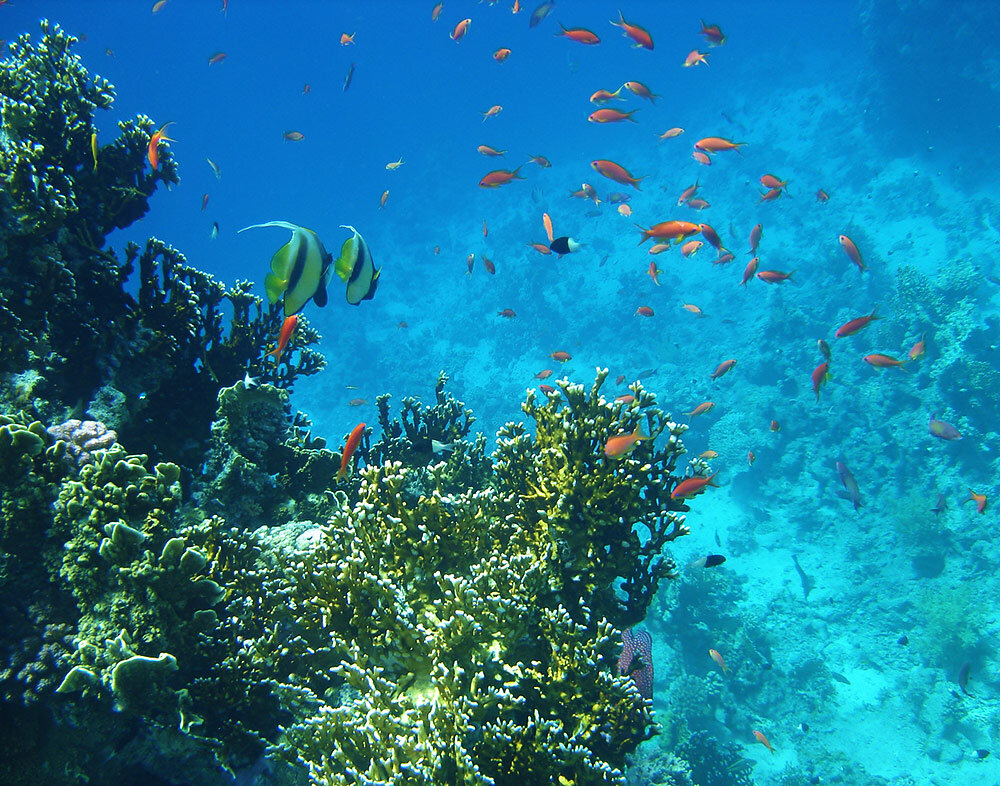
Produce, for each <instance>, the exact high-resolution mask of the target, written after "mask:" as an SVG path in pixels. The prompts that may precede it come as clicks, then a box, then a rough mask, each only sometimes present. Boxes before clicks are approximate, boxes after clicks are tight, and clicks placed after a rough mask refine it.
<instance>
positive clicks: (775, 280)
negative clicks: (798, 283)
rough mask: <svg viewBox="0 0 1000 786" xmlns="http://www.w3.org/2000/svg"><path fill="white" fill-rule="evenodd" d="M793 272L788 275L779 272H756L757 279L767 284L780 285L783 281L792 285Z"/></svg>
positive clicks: (793, 281)
mask: <svg viewBox="0 0 1000 786" xmlns="http://www.w3.org/2000/svg"><path fill="white" fill-rule="evenodd" d="M794 272H795V271H794V270H791V271H789V272H788V273H783V272H781V271H780V270H758V271H757V278H759V279H760V280H761V281H764V282H766V283H768V284H782V283H784V282H785V281H791V282H792V283H793V284H794V283H795V280H794V279H793V278H792V274H793V273H794Z"/></svg>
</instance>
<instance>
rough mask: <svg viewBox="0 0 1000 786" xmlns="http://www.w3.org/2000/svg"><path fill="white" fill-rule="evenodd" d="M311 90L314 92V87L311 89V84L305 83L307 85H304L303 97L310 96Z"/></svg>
mask: <svg viewBox="0 0 1000 786" xmlns="http://www.w3.org/2000/svg"><path fill="white" fill-rule="evenodd" d="M310 90H312V87H310V86H309V83H308V82H306V83H305V84H304V85H303V86H302V95H304V96H305V95H309V91H310Z"/></svg>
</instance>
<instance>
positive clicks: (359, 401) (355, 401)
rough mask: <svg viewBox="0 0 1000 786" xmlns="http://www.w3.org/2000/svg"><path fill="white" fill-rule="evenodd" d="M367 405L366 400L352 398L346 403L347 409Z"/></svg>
mask: <svg viewBox="0 0 1000 786" xmlns="http://www.w3.org/2000/svg"><path fill="white" fill-rule="evenodd" d="M397 330H398V328H397ZM367 403H368V399H364V398H352V399H351V400H350V401H348V402H347V406H349V407H363V406H364V405H365V404H367Z"/></svg>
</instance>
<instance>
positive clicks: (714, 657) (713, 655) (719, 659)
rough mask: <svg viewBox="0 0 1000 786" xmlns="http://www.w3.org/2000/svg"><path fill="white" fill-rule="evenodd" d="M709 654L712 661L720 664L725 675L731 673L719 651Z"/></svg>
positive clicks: (712, 651) (709, 652)
mask: <svg viewBox="0 0 1000 786" xmlns="http://www.w3.org/2000/svg"><path fill="white" fill-rule="evenodd" d="M708 654H709V655H710V656H711V658H712V660H714V661H715V662H716V663H718V664H719V668H720V669H722V673H723V674H728V673H729V669H727V668H726V662H725V661H724V660H723V659H722V655H720V654H719V651H718V650H709V651H708Z"/></svg>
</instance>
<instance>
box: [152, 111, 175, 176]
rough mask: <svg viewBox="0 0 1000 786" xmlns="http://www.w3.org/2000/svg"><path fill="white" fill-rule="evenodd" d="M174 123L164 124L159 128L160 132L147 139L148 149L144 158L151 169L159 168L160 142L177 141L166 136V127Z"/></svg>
mask: <svg viewBox="0 0 1000 786" xmlns="http://www.w3.org/2000/svg"><path fill="white" fill-rule="evenodd" d="M173 124H174V121H173V120H171V121H170V122H169V123H164V124H163V125H162V126H160V130H159V131H156V132H155V133H154V134H153V135H152V136H151V137H150V138H149V147H148V148H147V150H146V158H147V159H149V165H150V166H151V167H153V169H159V168H160V142H176V141H177V140H175V139H171V138H170V137H168V136H167V126H172V125H173Z"/></svg>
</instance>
